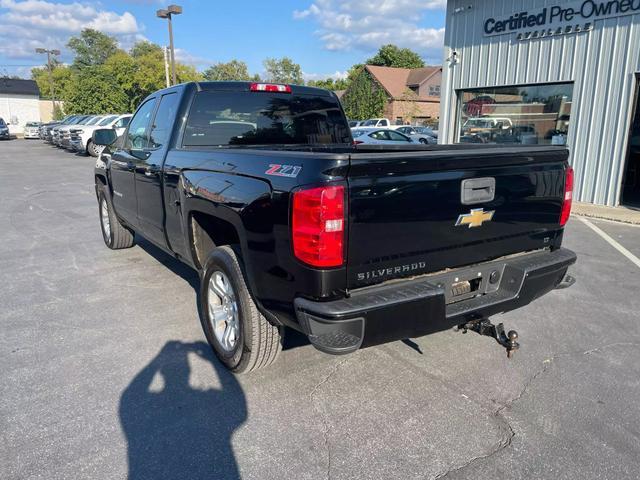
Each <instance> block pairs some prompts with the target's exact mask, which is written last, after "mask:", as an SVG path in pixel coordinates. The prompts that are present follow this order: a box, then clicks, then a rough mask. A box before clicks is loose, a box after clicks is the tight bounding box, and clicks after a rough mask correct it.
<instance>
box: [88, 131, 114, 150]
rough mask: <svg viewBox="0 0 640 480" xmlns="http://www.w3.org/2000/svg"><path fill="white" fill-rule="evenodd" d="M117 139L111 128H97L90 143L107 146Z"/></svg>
mask: <svg viewBox="0 0 640 480" xmlns="http://www.w3.org/2000/svg"><path fill="white" fill-rule="evenodd" d="M117 138H118V134H117V133H116V131H115V130H114V129H113V128H99V129H98V130H94V131H93V135H92V136H91V141H92V142H93V144H94V145H102V146H105V147H106V146H109V145H111V144H113V142H115V141H116V139H117Z"/></svg>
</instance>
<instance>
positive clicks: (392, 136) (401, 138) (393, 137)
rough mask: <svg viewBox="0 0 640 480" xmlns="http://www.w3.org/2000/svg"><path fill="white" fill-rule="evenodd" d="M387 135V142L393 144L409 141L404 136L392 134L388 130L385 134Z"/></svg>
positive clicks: (396, 133) (392, 132) (391, 131)
mask: <svg viewBox="0 0 640 480" xmlns="http://www.w3.org/2000/svg"><path fill="white" fill-rule="evenodd" d="M387 133H388V134H389V140H393V141H394V142H408V141H409V139H408V138H407V137H405V136H404V135H401V134H399V133H398V132H394V131H393V130H390V131H388V132H387Z"/></svg>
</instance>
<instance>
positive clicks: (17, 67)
mask: <svg viewBox="0 0 640 480" xmlns="http://www.w3.org/2000/svg"><path fill="white" fill-rule="evenodd" d="M165 3H168V2H165V1H160V2H158V1H155V0H129V1H126V0H120V1H117V0H116V1H110V2H106V1H103V2H100V1H90V0H89V1H75V2H72V1H63V0H0V74H7V73H8V74H18V75H22V76H28V72H29V69H30V66H32V65H36V64H39V63H41V62H42V57H40V56H38V55H35V54H34V53H33V51H34V49H35V47H37V46H44V47H48V48H60V49H61V50H63V52H64V50H65V44H66V42H67V40H68V39H69V37H70V36H72V35H74V34H77V33H78V32H79V31H80V29H81V28H83V27H86V26H90V27H92V28H96V29H98V30H102V31H104V32H105V33H109V34H110V35H113V36H115V37H116V38H117V39H118V41H119V42H120V44H121V46H123V47H124V48H127V47H128V46H130V45H131V44H132V43H133V42H135V41H136V40H139V39H148V40H151V41H153V42H155V43H158V44H164V43H166V42H167V37H168V34H167V25H166V21H162V20H160V19H157V18H156V17H155V11H156V9H158V8H161V7H164V6H166V5H165ZM178 3H179V4H180V5H182V6H183V8H184V13H183V14H182V15H180V16H178V17H175V19H174V36H175V43H176V48H177V49H178V58H179V59H180V60H182V61H184V62H186V63H191V64H193V65H195V66H196V67H197V68H198V69H204V68H205V67H206V66H207V65H210V64H213V63H216V62H221V61H222V62H224V61H228V60H231V59H234V58H236V59H239V60H243V61H245V62H246V63H247V64H248V66H249V70H250V71H251V72H252V73H261V72H262V61H263V60H264V59H265V58H266V57H282V56H289V57H291V58H293V59H294V60H295V61H296V62H297V63H299V64H300V65H301V66H302V70H303V72H304V73H305V76H306V77H307V78H308V79H313V78H324V77H327V76H333V77H335V76H339V75H341V74H344V72H346V70H347V69H348V68H349V67H350V66H351V65H353V64H354V63H358V62H362V61H363V60H365V59H366V58H368V57H369V56H370V55H371V54H373V53H374V52H375V51H376V50H377V48H378V47H379V46H380V45H383V44H385V43H395V44H397V45H400V46H405V47H410V48H412V49H414V50H416V51H417V52H419V53H420V54H421V55H422V56H423V57H424V58H425V60H427V61H428V63H440V62H441V61H442V38H443V35H444V8H445V5H446V0H379V1H374V0H369V2H368V3H367V2H366V1H364V2H363V1H362V0H360V1H357V0H315V1H306V0H297V1H294V0H281V1H278V2H274V1H273V0H263V1H254V0H244V1H237V2H223V1H219V0H211V1H205V0H183V1H181V2H178ZM70 58H71V57H70V55H69V54H68V52H65V53H64V54H63V60H66V61H68V60H69V59H70Z"/></svg>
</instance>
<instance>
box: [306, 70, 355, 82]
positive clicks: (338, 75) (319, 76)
mask: <svg viewBox="0 0 640 480" xmlns="http://www.w3.org/2000/svg"><path fill="white" fill-rule="evenodd" d="M348 73H349V72H347V71H343V72H342V71H340V70H336V71H335V72H333V73H308V72H302V78H304V81H305V82H308V81H310V80H326V79H327V78H333V79H334V80H338V79H342V78H347V75H348Z"/></svg>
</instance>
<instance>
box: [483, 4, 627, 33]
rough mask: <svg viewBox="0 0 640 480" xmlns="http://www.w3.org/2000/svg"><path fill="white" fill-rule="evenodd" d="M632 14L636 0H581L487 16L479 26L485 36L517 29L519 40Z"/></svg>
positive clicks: (585, 28) (586, 27) (587, 27)
mask: <svg viewBox="0 0 640 480" xmlns="http://www.w3.org/2000/svg"><path fill="white" fill-rule="evenodd" d="M633 14H640V0H612V1H597V0H583V1H574V2H567V3H563V4H561V5H553V6H549V7H544V8H541V9H536V10H535V11H521V12H517V13H514V14H512V15H511V16H509V17H506V18H504V17H503V18H493V17H491V18H487V19H486V20H485V21H484V25H483V29H484V34H485V35H487V36H491V35H505V34H508V33H517V34H518V39H520V40H522V39H529V38H540V37H545V36H554V35H563V34H567V33H578V32H582V31H588V30H591V29H592V28H593V22H595V21H596V20H603V19H605V18H612V17H619V16H622V15H633Z"/></svg>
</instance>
